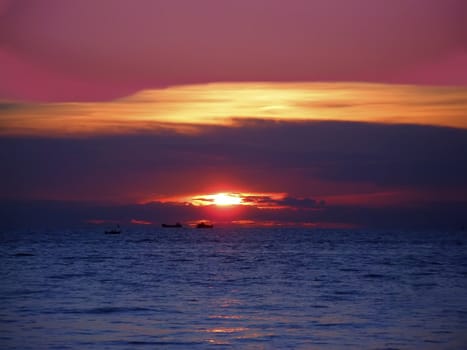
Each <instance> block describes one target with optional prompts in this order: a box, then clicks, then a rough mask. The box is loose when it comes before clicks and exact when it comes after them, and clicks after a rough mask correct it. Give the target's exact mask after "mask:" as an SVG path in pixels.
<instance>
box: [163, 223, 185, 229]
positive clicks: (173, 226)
mask: <svg viewBox="0 0 467 350" xmlns="http://www.w3.org/2000/svg"><path fill="white" fill-rule="evenodd" d="M161 226H162V227H170V228H180V227H183V225H182V224H181V223H179V222H177V223H175V224H162V225H161Z"/></svg>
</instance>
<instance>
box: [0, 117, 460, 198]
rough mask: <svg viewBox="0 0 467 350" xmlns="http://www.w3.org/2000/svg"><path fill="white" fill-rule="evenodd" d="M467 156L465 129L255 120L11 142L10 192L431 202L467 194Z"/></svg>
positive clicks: (6, 179) (0, 152) (6, 192)
mask: <svg viewBox="0 0 467 350" xmlns="http://www.w3.org/2000/svg"><path fill="white" fill-rule="evenodd" d="M466 149H467V131H465V130H461V129H450V128H437V127H423V126H410V125H392V126H388V125H381V124H365V123H336V122H319V123H316V122H315V123H278V122H267V121H258V122H251V121H250V122H249V123H247V124H245V125H244V126H243V127H241V128H228V127H207V128H206V129H205V130H204V132H203V133H202V134H199V135H190V134H172V133H167V134H146V135H135V136H131V135H129V136H105V137H104V136H103V137H93V138H87V139H62V138H58V139H53V138H2V139H0V157H1V159H2V163H3V164H4V171H3V172H2V175H1V180H2V181H1V183H0V185H1V187H0V194H1V197H2V198H16V199H60V200H70V199H76V200H102V201H114V202H115V201H117V202H122V201H123V202H138V201H148V200H156V199H157V198H162V197H164V196H175V195H184V194H194V195H196V194H203V193H212V192H213V191H227V192H253V193H277V192H281V193H289V194H290V195H291V196H292V197H297V198H300V197H306V198H310V197H311V198H314V199H316V200H321V199H325V198H326V197H328V196H333V195H344V194H348V195H350V194H362V193H363V194H371V193H376V192H385V193H386V192H388V191H399V192H402V193H404V192H406V191H408V192H409V193H411V192H413V193H415V192H417V191H421V192H424V193H426V195H425V198H424V199H423V200H424V201H426V200H428V201H429V200H437V199H442V198H446V197H447V196H448V197H450V198H454V199H455V198H464V197H462V196H463V195H464V194H465V193H466V190H467V158H466V157H467V155H466V153H465V150H466ZM434 193H436V195H435V194H434ZM448 193H449V195H448ZM438 196H440V198H437V197H438ZM443 196H444V197H443ZM430 198H431V199H430ZM410 199H411V197H410V196H408V197H407V198H404V199H403V200H402V199H401V200H402V202H404V201H410ZM265 200H267V198H266V199H265ZM420 200H421V199H420V198H418V201H420ZM327 202H328V203H327V204H330V205H332V204H333V203H332V202H329V201H327ZM284 204H285V203H284ZM296 204H297V205H298V204H299V203H296ZM303 204H306V203H303Z"/></svg>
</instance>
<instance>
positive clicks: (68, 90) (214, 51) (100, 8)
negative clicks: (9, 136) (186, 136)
mask: <svg viewBox="0 0 467 350" xmlns="http://www.w3.org/2000/svg"><path fill="white" fill-rule="evenodd" d="M466 13H467V3H466V2H465V1H463V0H445V1H439V0H394V1H385V2H382V1H372V0H353V1H338V0H314V1H311V0H289V1H281V0H237V1H217V0H199V1H188V0H154V1H153V0H136V1H131V2H130V1H123V0H112V1H110V0H81V1H71V0H43V1H40V2H38V1H33V0H16V1H5V0H0V75H1V76H2V81H1V82H0V98H2V99H10V100H26V101H70V100H80V101H85V100H101V99H102V100H107V99H112V98H115V97H119V96H126V95H128V94H131V93H133V92H135V91H137V90H140V89H146V88H157V87H164V86H169V85H177V84H186V83H204V82H216V81H245V82H247V81H374V82H391V83H412V84H435V85H465V84H466V83H467V73H466V72H467V24H466V23H467V18H466V17H467V16H466V15H465V14H466Z"/></svg>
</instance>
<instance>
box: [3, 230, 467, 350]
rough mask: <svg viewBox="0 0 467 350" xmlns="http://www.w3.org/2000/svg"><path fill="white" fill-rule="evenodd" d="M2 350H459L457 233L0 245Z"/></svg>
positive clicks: (36, 235)
mask: <svg viewBox="0 0 467 350" xmlns="http://www.w3.org/2000/svg"><path fill="white" fill-rule="evenodd" d="M0 262H1V264H0V348H1V349H154V348H161V349H467V232H433V231H430V232H428V231H427V232H410V231H407V232H397V231H333V230H312V229H217V228H214V229H212V230H196V229H147V230H137V229H131V230H125V231H124V232H123V233H122V234H120V235H105V234H103V232H102V231H96V230H95V229H94V230H75V231H73V230H66V231H28V232H1V233H0Z"/></svg>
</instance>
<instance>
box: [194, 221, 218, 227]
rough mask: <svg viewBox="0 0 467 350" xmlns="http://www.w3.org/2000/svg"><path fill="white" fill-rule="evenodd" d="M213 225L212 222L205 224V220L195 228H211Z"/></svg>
mask: <svg viewBox="0 0 467 350" xmlns="http://www.w3.org/2000/svg"><path fill="white" fill-rule="evenodd" d="M213 227H214V225H212V224H206V223H205V222H200V223H199V224H197V225H196V228H213Z"/></svg>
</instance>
